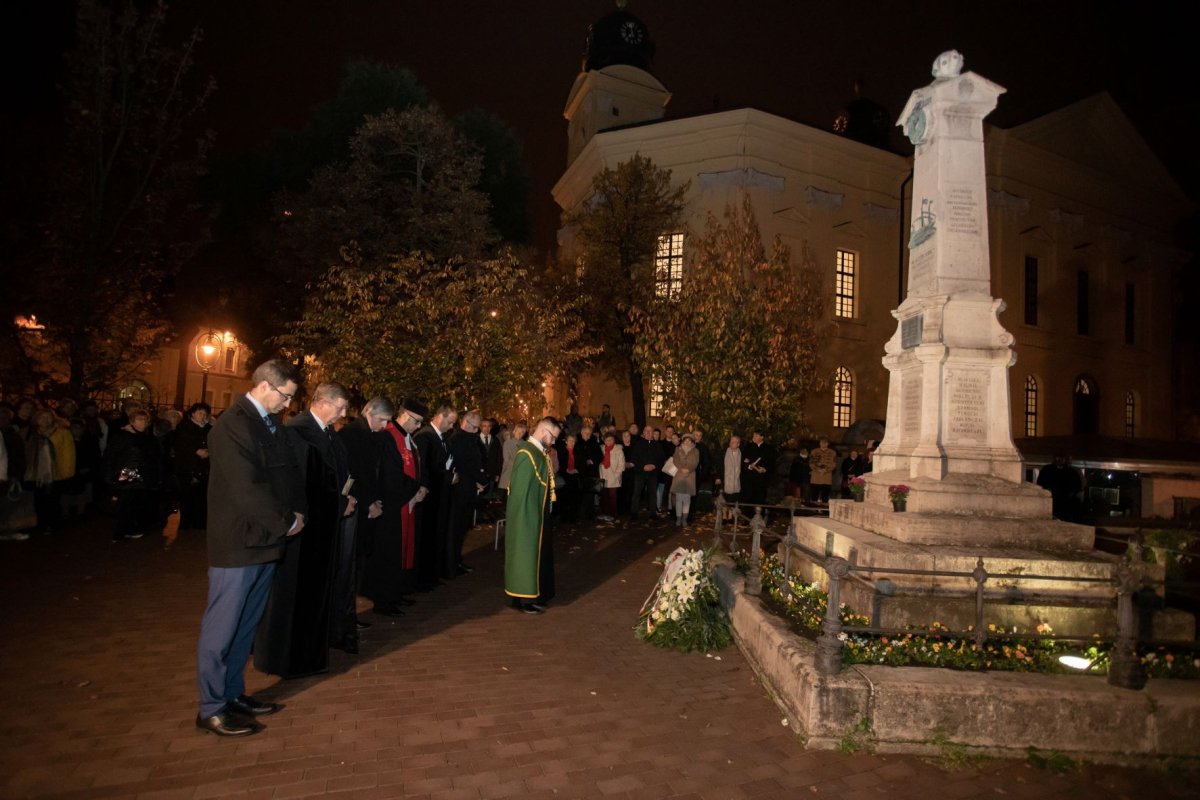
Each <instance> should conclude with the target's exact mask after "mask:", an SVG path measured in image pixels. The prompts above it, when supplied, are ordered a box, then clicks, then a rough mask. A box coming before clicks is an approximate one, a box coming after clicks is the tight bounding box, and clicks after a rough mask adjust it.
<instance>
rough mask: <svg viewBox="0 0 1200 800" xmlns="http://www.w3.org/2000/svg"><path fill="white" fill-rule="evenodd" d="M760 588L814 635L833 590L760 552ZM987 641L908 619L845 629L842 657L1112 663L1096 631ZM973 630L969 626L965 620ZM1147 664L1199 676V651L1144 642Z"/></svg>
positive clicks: (1046, 668) (1036, 665)
mask: <svg viewBox="0 0 1200 800" xmlns="http://www.w3.org/2000/svg"><path fill="white" fill-rule="evenodd" d="M734 561H735V563H736V565H737V569H738V570H739V571H741V572H743V573H744V572H746V571H747V570H748V569H749V563H750V555H749V553H748V552H746V551H745V550H741V551H738V552H737V553H735V554H734ZM760 569H761V573H762V588H763V599H764V601H765V603H766V605H767V606H768V607H769V608H770V609H771V610H772V611H773V612H774V613H776V614H778V615H779V616H781V617H783V618H784V619H786V620H787V621H788V622H789V623H790V625H791V628H792V630H793V631H794V632H796V633H797V634H799V635H801V636H806V637H808V638H816V636H817V635H819V634H820V632H821V620H822V619H824V617H825V609H826V607H827V603H828V595H827V594H826V593H825V592H824V591H822V590H821V589H820V588H819V587H818V586H817V585H816V584H815V583H807V582H805V581H804V580H803V579H802V578H800V577H799V576H798V575H789V576H787V578H786V580H787V588H788V591H785V588H784V580H785V578H784V574H783V564H782V562H781V561H780V560H779V558H778V557H777V556H774V555H765V554H763V555H762V565H761V568H760ZM838 617H839V619H841V621H842V624H843V625H852V626H864V627H865V626H867V625H870V619H869V618H868V617H866V616H863V615H861V614H857V613H855V611H854V609H852V608H850V607H849V606H847V605H846V604H845V603H843V604H842V606H841V608H840V609H839V613H838ZM987 628H988V637H987V641H985V642H984V644H983V646H982V647H979V646H977V645H976V644H975V642H974V640H973V639H971V638H969V637H968V638H963V637H961V636H958V635H955V634H954V633H953V632H951V630H950V629H949V628H947V627H946V626H945V625H942V624H941V623H940V622H936V621H935V622H932V623H930V624H929V625H927V626H924V627H922V626H917V625H910V626H908V630H907V631H906V632H905V633H903V634H899V635H886V634H884V635H875V634H864V633H844V634H842V636H843V637H844V638H843V641H844V642H845V646H844V648H843V650H842V663H844V664H847V665H849V664H882V665H884V666H895V667H913V666H923V667H946V668H949V669H962V670H1005V671H1009V672H1048V673H1059V674H1062V673H1075V671H1074V670H1071V669H1068V668H1066V667H1064V666H1063V665H1061V664H1060V663H1059V661H1058V657H1059V656H1062V655H1068V654H1078V653H1080V651H1081V650H1082V656H1083V657H1084V658H1085V659H1087V660H1088V661H1091V662H1093V667H1092V670H1091V672H1092V674H1104V673H1106V672H1107V670H1108V664H1109V652H1110V651H1111V650H1112V642H1108V641H1104V640H1103V639H1101V637H1100V636H1099V635H1098V634H1097V635H1095V636H1094V637H1093V641H1092V642H1091V643H1090V644H1088V645H1086V646H1081V645H1080V643H1079V642H1077V641H1071V642H1067V641H1057V640H1055V639H1053V638H1044V639H1020V638H1017V635H1018V634H1021V633H1025V631H1023V630H1021V629H1019V628H1015V627H1014V628H1012V629H1005V628H999V627H997V626H996V625H995V624H989V625H988V626H987ZM967 630H968V631H971V630H972V628H971V627H968V628H967ZM1033 632H1034V633H1039V634H1043V635H1046V634H1051V633H1053V630H1052V629H1051V627H1050V626H1049V625H1048V624H1046V623H1041V624H1039V625H1038V626H1037V627H1036V629H1035V630H1034V631H1033ZM1139 653H1140V655H1141V660H1142V666H1143V667H1144V668H1145V669H1146V673H1147V674H1148V675H1149V676H1150V677H1152V678H1186V679H1198V678H1200V652H1196V651H1194V650H1191V649H1189V648H1185V647H1162V646H1160V647H1156V648H1149V647H1144V648H1143V649H1141V650H1140V651H1139Z"/></svg>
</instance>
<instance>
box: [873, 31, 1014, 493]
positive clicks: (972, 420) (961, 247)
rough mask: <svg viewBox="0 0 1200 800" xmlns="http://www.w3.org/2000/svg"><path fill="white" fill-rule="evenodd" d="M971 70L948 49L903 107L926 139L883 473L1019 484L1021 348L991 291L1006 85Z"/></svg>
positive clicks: (919, 140) (916, 183)
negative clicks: (1016, 423) (992, 155)
mask: <svg viewBox="0 0 1200 800" xmlns="http://www.w3.org/2000/svg"><path fill="white" fill-rule="evenodd" d="M961 68H962V56H960V55H959V54H958V53H956V52H954V51H950V52H948V53H943V54H942V55H941V56H939V57H938V59H937V61H935V62H934V68H933V75H934V81H933V83H931V84H930V85H929V86H926V87H924V88H921V89H918V90H917V91H915V92H913V94H912V96H911V97H910V98H909V101H908V105H907V106H906V107H905V109H904V112H903V114H902V115H901V120H902V122H901V124H902V125H903V127H904V131H905V134H906V135H907V136H908V137H909V139H910V140H911V141H912V142H913V144H914V145H915V146H916V156H915V162H914V179H913V202H912V207H913V208H912V219H911V230H910V241H909V273H908V293H907V296H906V299H905V301H904V302H903V303H902V304H901V305H900V307H899V308H897V309H896V310H895V311H893V312H892V315H893V316H894V317H895V318H896V320H897V322H898V323H899V324H898V325H897V328H896V332H895V334H894V335H893V336H892V338H891V340H890V341H888V343H887V344H886V346H885V348H884V349H885V352H886V355H885V357H884V359H883V363H884V366H886V367H887V368H888V371H889V373H890V378H889V389H888V413H887V434H886V436H885V437H884V439H883V442H882V443H881V444H880V447H879V450H878V451H877V452H876V454H875V463H876V471H878V472H880V473H892V474H891V476H890V479H894V480H904V479H908V480H911V481H917V480H920V479H924V480H933V481H942V480H944V479H946V478H947V477H948V476H950V475H953V474H955V473H957V474H963V475H971V476H991V477H994V478H999V479H1002V480H1004V481H1008V482H1013V483H1017V482H1020V480H1021V478H1022V474H1021V473H1022V461H1021V456H1020V453H1018V452H1017V449H1016V447H1015V446H1014V445H1013V441H1012V430H1011V416H1010V414H1009V390H1008V368H1009V367H1010V366H1011V365H1012V364H1013V363H1015V360H1016V356H1015V353H1014V352H1013V337H1012V335H1011V334H1009V333H1008V332H1007V331H1005V330H1004V328H1003V327H1001V325H1000V321H999V314H1000V312H1001V311H1003V309H1004V301H1003V300H998V299H995V298H993V297H992V296H991V264H990V260H989V255H988V223H987V180H986V174H985V169H984V149H983V118H984V117H985V116H987V115H988V113H990V112H991V111H992V109H994V108H995V107H996V101H997V98H998V97H999V96H1000V95H1001V94H1002V93H1003V92H1004V89H1003V88H1002V87H1000V86H997V85H996V84H994V83H992V82H991V81H988V80H986V79H985V78H982V77H980V76H979V75H976V74H974V73H971V72H968V73H965V74H963V73H962V72H961ZM915 488H917V487H914V489H915ZM873 494H874V495H876V497H877V496H878V493H871V492H868V498H870V497H871V496H872V495H873ZM917 505H918V506H920V505H921V504H920V503H917Z"/></svg>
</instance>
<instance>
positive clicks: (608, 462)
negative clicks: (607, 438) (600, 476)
mask: <svg viewBox="0 0 1200 800" xmlns="http://www.w3.org/2000/svg"><path fill="white" fill-rule="evenodd" d="M616 446H617V445H616V442H614V443H613V444H606V445H604V468H605V469H612V457H611V454H612V451H613V448H614V447H616Z"/></svg>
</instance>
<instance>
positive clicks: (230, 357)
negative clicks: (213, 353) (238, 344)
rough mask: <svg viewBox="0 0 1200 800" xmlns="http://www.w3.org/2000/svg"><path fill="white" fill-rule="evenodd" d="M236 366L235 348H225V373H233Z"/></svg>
mask: <svg viewBox="0 0 1200 800" xmlns="http://www.w3.org/2000/svg"><path fill="white" fill-rule="evenodd" d="M236 364H237V348H234V347H226V348H225V371H226V372H233V371H234V366H235V365H236Z"/></svg>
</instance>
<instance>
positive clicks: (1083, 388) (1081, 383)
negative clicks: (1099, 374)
mask: <svg viewBox="0 0 1200 800" xmlns="http://www.w3.org/2000/svg"><path fill="white" fill-rule="evenodd" d="M1091 393H1092V384H1091V383H1090V382H1089V381H1088V379H1087V378H1082V377H1081V378H1080V379H1079V380H1077V381H1075V394H1091Z"/></svg>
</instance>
